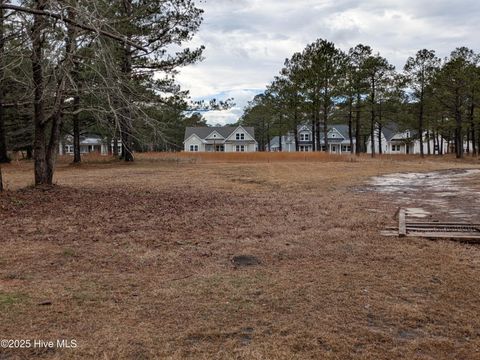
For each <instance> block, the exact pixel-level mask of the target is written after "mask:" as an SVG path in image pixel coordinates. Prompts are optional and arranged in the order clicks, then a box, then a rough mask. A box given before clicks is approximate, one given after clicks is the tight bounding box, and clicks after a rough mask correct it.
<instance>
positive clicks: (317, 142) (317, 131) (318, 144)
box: [315, 108, 328, 151]
mask: <svg viewBox="0 0 480 360" xmlns="http://www.w3.org/2000/svg"><path fill="white" fill-rule="evenodd" d="M315 148H316V149H317V151H322V139H321V137H320V108H318V109H317V117H316V122H315ZM326 151H328V149H327V150H326Z"/></svg>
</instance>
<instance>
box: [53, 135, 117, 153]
mask: <svg viewBox="0 0 480 360" xmlns="http://www.w3.org/2000/svg"><path fill="white" fill-rule="evenodd" d="M117 146H118V153H119V154H120V153H121V152H122V143H121V141H120V140H118V142H117ZM113 147H114V143H113V141H112V143H111V144H110V148H109V145H108V141H107V140H106V139H105V138H103V137H102V136H100V135H96V134H88V135H82V136H81V137H80V153H81V154H89V153H98V154H100V155H108V154H109V153H113ZM58 153H59V154H60V155H73V136H71V135H67V136H66V137H65V138H64V139H63V140H62V141H60V143H59V146H58Z"/></svg>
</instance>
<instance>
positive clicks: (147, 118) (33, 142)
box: [0, 0, 228, 186]
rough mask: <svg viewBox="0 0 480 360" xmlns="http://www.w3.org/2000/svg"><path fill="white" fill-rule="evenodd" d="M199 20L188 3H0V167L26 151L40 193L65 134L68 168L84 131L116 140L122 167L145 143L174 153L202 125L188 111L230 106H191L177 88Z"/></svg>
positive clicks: (193, 57) (193, 51)
mask: <svg viewBox="0 0 480 360" xmlns="http://www.w3.org/2000/svg"><path fill="white" fill-rule="evenodd" d="M202 13H203V10H201V9H200V8H198V7H197V6H196V5H195V3H194V1H193V0H116V1H104V0H99V1H86V0H24V1H7V0H0V79H1V83H0V163H5V162H8V161H9V157H8V153H7V150H25V151H26V152H27V156H31V157H33V160H34V169H35V170H34V171H35V184H36V185H42V184H52V180H53V173H54V169H55V163H56V156H57V151H58V147H59V142H60V141H61V139H62V138H63V137H64V136H65V135H66V134H70V135H71V136H72V137H73V145H74V146H73V148H74V162H79V161H80V160H81V157H80V137H81V135H82V134H84V133H85V132H88V131H94V132H97V133H101V134H105V136H107V137H108V141H107V142H108V145H109V148H110V144H111V143H112V142H113V143H115V142H117V141H118V143H120V142H121V146H122V152H121V157H122V158H123V159H124V160H125V161H133V151H134V150H135V149H142V148H144V147H145V144H150V146H147V147H150V148H151V147H156V149H163V150H170V149H176V147H177V146H178V143H179V142H181V140H179V139H181V137H182V135H183V130H184V126H185V125H190V124H192V123H193V124H195V123H197V122H199V123H203V119H202V118H201V116H198V114H194V115H192V116H189V115H186V114H188V111H192V110H195V109H205V108H208V109H215V108H224V107H227V106H228V105H227V103H218V102H216V101H212V102H210V103H208V104H204V103H202V102H197V103H192V102H191V101H190V99H189V97H188V92H187V91H184V90H182V89H180V87H179V86H178V84H177V83H176V82H175V75H176V74H177V72H178V69H180V68H181V67H184V66H187V65H190V64H194V63H196V62H198V61H201V60H202V53H203V50H204V47H203V46H200V47H198V48H190V47H188V46H186V45H185V44H186V43H187V42H188V41H189V40H191V38H192V36H193V35H194V34H195V32H196V31H197V30H198V29H199V26H200V24H201V22H202ZM112 149H113V152H114V153H115V152H117V146H113V147H112ZM115 155H118V154H115ZM0 180H1V169H0ZM0 186H1V181H0Z"/></svg>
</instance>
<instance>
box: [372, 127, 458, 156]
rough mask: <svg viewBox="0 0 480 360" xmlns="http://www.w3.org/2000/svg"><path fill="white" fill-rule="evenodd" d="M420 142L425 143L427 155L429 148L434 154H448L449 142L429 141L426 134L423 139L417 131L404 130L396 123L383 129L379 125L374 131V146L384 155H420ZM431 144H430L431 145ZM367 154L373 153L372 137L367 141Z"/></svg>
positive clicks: (376, 150)
mask: <svg viewBox="0 0 480 360" xmlns="http://www.w3.org/2000/svg"><path fill="white" fill-rule="evenodd" d="M420 141H423V148H424V153H425V154H426V153H427V149H428V146H430V149H431V151H432V154H439V153H441V152H442V150H443V153H447V152H449V151H448V142H447V141H446V140H445V139H443V138H439V139H438V141H433V139H430V140H428V139H427V137H426V133H424V134H423V136H422V139H421V140H420V137H419V136H418V131H416V130H408V129H407V130H402V128H401V127H400V126H399V125H398V124H396V123H392V122H390V123H387V124H385V125H383V126H382V127H379V126H378V124H377V126H376V128H375V131H374V141H373V146H374V150H375V153H377V154H378V153H379V149H380V148H381V149H382V154H420ZM429 143H430V144H429ZM366 145H367V149H366V150H367V153H368V154H371V153H372V141H371V136H369V137H368V140H367V144H366Z"/></svg>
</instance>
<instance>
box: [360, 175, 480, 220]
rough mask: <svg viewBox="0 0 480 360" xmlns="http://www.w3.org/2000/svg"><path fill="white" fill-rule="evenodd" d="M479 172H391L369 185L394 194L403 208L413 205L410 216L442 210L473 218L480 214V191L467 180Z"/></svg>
mask: <svg viewBox="0 0 480 360" xmlns="http://www.w3.org/2000/svg"><path fill="white" fill-rule="evenodd" d="M479 175H480V170H477V169H468V170H463V169H461V170H443V171H435V172H429V173H398V174H389V175H384V176H376V177H374V178H372V180H371V181H370V186H369V188H370V189H371V190H372V189H373V190H374V191H378V192H380V193H385V194H387V195H390V196H394V201H395V203H397V204H400V205H401V206H402V207H406V206H410V207H409V212H410V214H411V215H410V214H409V216H413V217H428V216H430V215H431V213H435V214H438V213H439V212H443V213H445V214H448V215H449V216H454V217H459V218H474V217H479V216H480V192H478V191H476V190H474V189H472V188H470V187H468V186H467V185H466V184H465V180H466V179H468V178H471V177H474V176H479Z"/></svg>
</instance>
